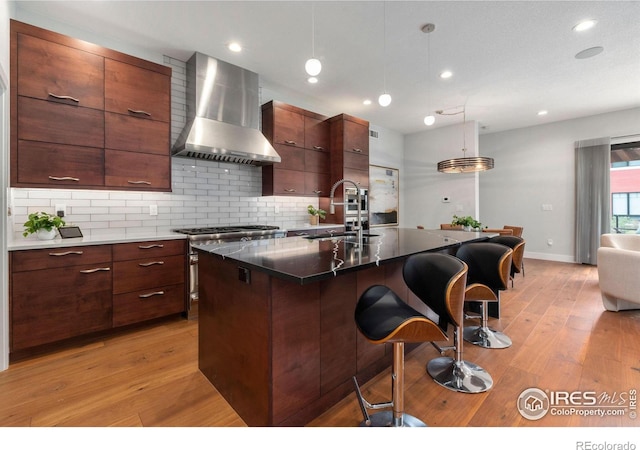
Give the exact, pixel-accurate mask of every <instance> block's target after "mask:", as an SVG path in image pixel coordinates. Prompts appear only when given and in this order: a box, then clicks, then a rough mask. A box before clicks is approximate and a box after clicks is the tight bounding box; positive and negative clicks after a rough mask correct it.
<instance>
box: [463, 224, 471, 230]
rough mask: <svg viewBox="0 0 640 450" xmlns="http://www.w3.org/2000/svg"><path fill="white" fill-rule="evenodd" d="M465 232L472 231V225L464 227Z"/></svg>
mask: <svg viewBox="0 0 640 450" xmlns="http://www.w3.org/2000/svg"><path fill="white" fill-rule="evenodd" d="M462 229H463V230H464V231H471V225H465V226H463V227H462Z"/></svg>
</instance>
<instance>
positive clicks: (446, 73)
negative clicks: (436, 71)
mask: <svg viewBox="0 0 640 450" xmlns="http://www.w3.org/2000/svg"><path fill="white" fill-rule="evenodd" d="M452 76H453V72H451V71H449V70H445V71H444V72H442V73H441V74H440V78H443V79H445V80H446V79H447V78H451V77H452Z"/></svg>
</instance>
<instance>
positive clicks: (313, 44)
mask: <svg viewBox="0 0 640 450" xmlns="http://www.w3.org/2000/svg"><path fill="white" fill-rule="evenodd" d="M314 6H315V5H314V3H313V2H311V56H312V57H313V58H315V57H316V18H315V8H314Z"/></svg>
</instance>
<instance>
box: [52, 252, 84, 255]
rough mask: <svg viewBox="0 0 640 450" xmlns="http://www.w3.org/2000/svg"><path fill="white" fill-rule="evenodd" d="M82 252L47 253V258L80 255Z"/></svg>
mask: <svg viewBox="0 0 640 450" xmlns="http://www.w3.org/2000/svg"><path fill="white" fill-rule="evenodd" d="M82 253H83V252H81V251H69V252H62V253H49V256H67V255H82Z"/></svg>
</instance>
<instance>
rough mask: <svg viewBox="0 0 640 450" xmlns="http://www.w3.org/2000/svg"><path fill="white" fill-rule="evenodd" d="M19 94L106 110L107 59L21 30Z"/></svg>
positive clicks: (19, 43)
mask: <svg viewBox="0 0 640 450" xmlns="http://www.w3.org/2000/svg"><path fill="white" fill-rule="evenodd" d="M17 37H18V39H17V40H18V52H17V54H18V79H17V83H18V95H21V96H25V97H33V98H39V99H43V100H50V101H56V102H62V103H66V104H70V105H75V106H83V107H86V108H95V109H104V58H103V57H102V56H99V55H95V54H93V53H88V52H85V51H82V50H78V49H74V48H71V47H68V46H65V45H60V44H56V43H54V42H50V41H46V40H44V39H40V38H37V37H34V36H29V35H27V34H22V33H18V35H17Z"/></svg>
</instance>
